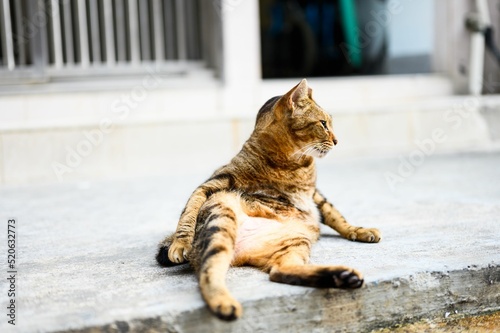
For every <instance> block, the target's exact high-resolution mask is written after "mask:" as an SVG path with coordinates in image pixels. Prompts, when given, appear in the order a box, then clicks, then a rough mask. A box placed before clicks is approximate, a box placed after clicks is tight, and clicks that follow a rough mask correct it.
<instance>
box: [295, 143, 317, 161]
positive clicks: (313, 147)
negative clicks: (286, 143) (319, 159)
mask: <svg viewBox="0 0 500 333" xmlns="http://www.w3.org/2000/svg"><path fill="white" fill-rule="evenodd" d="M318 145H319V146H321V145H322V143H321V142H313V143H309V144H307V145H305V146H304V147H302V148H300V149H298V150H297V151H296V152H294V153H293V154H292V157H294V156H296V155H299V154H300V156H299V157H298V160H300V159H301V158H302V157H304V156H315V155H314V154H311V153H314V152H318V153H319V154H321V152H322V151H323V149H322V148H319V147H318Z"/></svg>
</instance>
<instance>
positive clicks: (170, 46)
mask: <svg viewBox="0 0 500 333" xmlns="http://www.w3.org/2000/svg"><path fill="white" fill-rule="evenodd" d="M214 8H215V6H213V2H211V1H203V0H0V37H1V40H0V46H1V47H0V82H4V81H5V82H7V83H8V82H12V81H13V80H14V81H16V80H22V79H23V78H31V79H33V78H37V77H38V78H40V79H42V80H46V79H47V78H57V77H58V76H72V75H73V76H80V75H93V74H100V75H102V74H110V75H120V74H131V73H141V71H144V68H145V66H155V69H156V70H158V71H160V72H175V73H180V72H185V71H188V70H189V68H190V67H189V66H190V65H197V66H198V67H199V65H200V64H202V65H205V66H208V67H216V60H214V59H216V58H217V57H218V53H219V52H220V49H218V48H217V47H214V46H215V45H217V44H219V43H217V40H218V38H220V22H219V16H218V15H217V13H215V12H214ZM193 68H194V67H193Z"/></svg>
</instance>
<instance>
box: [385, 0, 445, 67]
mask: <svg viewBox="0 0 500 333" xmlns="http://www.w3.org/2000/svg"><path fill="white" fill-rule="evenodd" d="M435 1H436V0H418V1H417V0H390V1H389V2H390V3H394V4H396V3H397V5H399V6H401V7H400V8H401V10H400V12H399V13H398V14H395V15H393V16H392V21H391V24H390V25H389V31H388V32H389V56H390V57H391V58H394V57H401V56H411V55H422V54H432V52H433V48H434V2H435ZM388 6H391V4H389V5H388Z"/></svg>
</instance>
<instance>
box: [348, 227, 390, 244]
mask: <svg viewBox="0 0 500 333" xmlns="http://www.w3.org/2000/svg"><path fill="white" fill-rule="evenodd" d="M346 238H347V239H349V240H352V241H358V242H365V243H378V242H380V240H381V239H382V235H381V234H380V231H378V229H374V228H372V229H366V228H356V229H354V230H352V231H351V232H350V233H349V234H348V235H347V237H346Z"/></svg>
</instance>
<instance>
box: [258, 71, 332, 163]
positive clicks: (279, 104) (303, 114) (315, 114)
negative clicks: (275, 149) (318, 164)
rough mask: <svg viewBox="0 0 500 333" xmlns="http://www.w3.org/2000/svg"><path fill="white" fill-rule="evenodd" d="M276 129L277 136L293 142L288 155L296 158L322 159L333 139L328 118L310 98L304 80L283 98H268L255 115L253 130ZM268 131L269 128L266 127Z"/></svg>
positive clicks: (310, 92) (330, 122)
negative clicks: (280, 135) (258, 128)
mask: <svg viewBox="0 0 500 333" xmlns="http://www.w3.org/2000/svg"><path fill="white" fill-rule="evenodd" d="M270 125H274V126H277V127H278V128H279V129H280V131H279V132H282V131H283V133H281V134H286V136H287V137H288V138H289V139H290V140H291V141H292V142H291V143H293V145H292V146H293V152H292V154H293V155H294V156H297V157H301V156H313V157H323V156H325V155H326V154H327V153H328V152H329V151H330V150H331V149H332V148H333V146H334V145H336V144H337V139H336V138H335V135H334V134H333V128H332V117H331V116H330V115H329V114H328V113H326V112H325V111H324V110H323V109H322V108H321V107H320V106H319V105H318V104H316V102H315V101H314V100H313V97H312V89H311V88H309V87H308V85H307V81H306V79H303V80H302V81H300V83H299V84H297V85H296V86H295V87H293V88H292V89H291V90H290V91H289V92H288V93H286V94H285V95H283V96H277V97H273V98H271V99H270V100H269V101H267V102H266V104H264V106H263V107H262V108H261V110H260V111H259V114H258V115H257V123H256V126H257V127H261V128H269V127H268V126H270ZM269 129H270V128H269Z"/></svg>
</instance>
